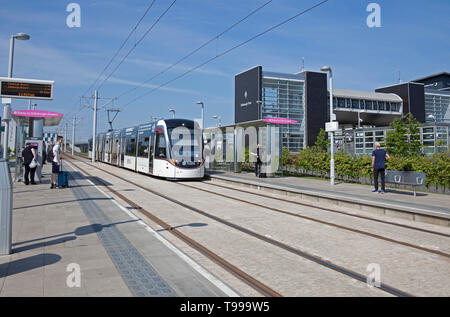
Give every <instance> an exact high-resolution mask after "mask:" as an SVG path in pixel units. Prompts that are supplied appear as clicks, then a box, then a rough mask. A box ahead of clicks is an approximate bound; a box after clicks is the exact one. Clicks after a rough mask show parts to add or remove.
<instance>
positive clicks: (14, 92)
mask: <svg viewBox="0 0 450 317" xmlns="http://www.w3.org/2000/svg"><path fill="white" fill-rule="evenodd" d="M53 83H54V82H53V81H48V80H47V81H46V80H34V79H23V78H7V77H0V97H6V98H19V99H41V100H52V99H53Z"/></svg>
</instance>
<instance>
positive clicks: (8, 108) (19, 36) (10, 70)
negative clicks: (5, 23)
mask: <svg viewBox="0 0 450 317" xmlns="http://www.w3.org/2000/svg"><path fill="white" fill-rule="evenodd" d="M16 39H17V40H22V41H27V40H29V39H30V36H29V35H28V34H25V33H18V34H15V35H12V36H11V40H10V45H9V65H8V77H9V78H12V74H13V60H14V40H16ZM4 113H5V114H7V116H4V120H3V121H4V122H5V136H4V142H3V148H4V149H3V158H8V139H9V121H10V119H9V114H10V113H11V104H9V103H7V104H5V109H4Z"/></svg>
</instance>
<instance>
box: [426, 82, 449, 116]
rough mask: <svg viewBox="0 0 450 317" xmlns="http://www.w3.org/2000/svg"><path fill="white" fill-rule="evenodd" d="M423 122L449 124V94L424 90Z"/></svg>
mask: <svg viewBox="0 0 450 317" xmlns="http://www.w3.org/2000/svg"><path fill="white" fill-rule="evenodd" d="M425 120H426V122H427V123H434V122H436V123H450V92H446V91H437V90H432V89H426V90H425Z"/></svg>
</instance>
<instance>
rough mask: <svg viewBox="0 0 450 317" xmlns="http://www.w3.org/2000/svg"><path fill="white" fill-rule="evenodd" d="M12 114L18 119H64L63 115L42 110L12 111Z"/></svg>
mask: <svg viewBox="0 0 450 317" xmlns="http://www.w3.org/2000/svg"><path fill="white" fill-rule="evenodd" d="M11 114H12V115H14V116H18V117H32V118H53V117H62V116H63V114H62V113H56V112H50V111H40V110H16V111H11Z"/></svg>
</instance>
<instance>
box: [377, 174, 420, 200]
mask: <svg viewBox="0 0 450 317" xmlns="http://www.w3.org/2000/svg"><path fill="white" fill-rule="evenodd" d="M385 175H386V176H385V182H386V183H391V184H400V185H410V186H412V187H413V190H414V197H416V187H417V186H422V185H425V177H426V174H425V173H423V172H410V171H390V170H386V173H385Z"/></svg>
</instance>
